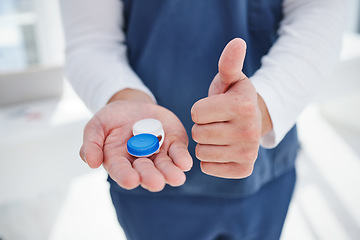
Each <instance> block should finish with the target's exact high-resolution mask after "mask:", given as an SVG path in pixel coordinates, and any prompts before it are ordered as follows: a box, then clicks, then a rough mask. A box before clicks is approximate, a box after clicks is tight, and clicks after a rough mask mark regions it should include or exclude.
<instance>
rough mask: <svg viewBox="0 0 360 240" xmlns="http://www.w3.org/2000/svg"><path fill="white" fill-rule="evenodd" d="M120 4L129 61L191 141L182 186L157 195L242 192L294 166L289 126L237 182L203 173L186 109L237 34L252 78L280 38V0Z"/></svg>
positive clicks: (137, 1) (293, 142) (154, 0)
mask: <svg viewBox="0 0 360 240" xmlns="http://www.w3.org/2000/svg"><path fill="white" fill-rule="evenodd" d="M123 3H124V16H125V26H124V31H125V33H126V44H127V47H128V58H129V62H130V65H131V66H132V68H133V69H134V71H135V72H136V73H137V74H138V75H139V76H140V78H141V79H142V81H143V82H144V83H145V85H147V86H148V87H149V89H150V90H151V91H152V92H153V94H154V95H155V97H156V99H157V101H158V104H160V105H162V106H164V107H166V108H168V109H170V110H171V111H173V112H174V113H175V114H176V115H177V116H178V117H179V119H180V120H181V121H182V123H183V124H184V126H185V128H186V130H187V133H188V136H189V139H190V144H189V151H190V153H191V155H192V156H193V159H194V167H193V169H192V170H191V171H190V172H188V173H187V181H186V183H185V184H184V186H182V187H179V188H172V187H169V186H167V187H166V188H165V190H164V191H162V194H179V193H181V194H203V195H214V196H219V195H222V196H227V195H228V196H244V195H247V194H250V193H253V192H255V191H256V190H258V189H259V188H260V187H261V186H262V185H263V184H264V183H266V182H268V181H269V180H271V179H273V178H274V177H276V176H278V175H280V174H282V173H284V172H285V171H286V170H289V169H291V168H292V167H293V166H294V160H295V157H296V153H297V148H298V144H297V136H296V129H295V127H294V128H293V129H292V130H291V131H290V132H289V133H288V134H287V136H286V137H285V138H284V140H283V141H282V142H281V143H280V144H279V145H278V146H277V147H276V148H275V149H270V150H268V149H263V148H260V150H259V156H258V159H257V161H256V163H255V167H254V171H253V174H252V175H251V176H250V177H248V178H246V179H242V180H228V179H221V178H216V177H211V176H208V175H205V174H203V173H202V172H201V170H200V164H199V160H197V159H196V157H195V154H194V149H195V146H196V143H195V142H194V141H193V140H192V139H191V128H192V126H193V122H192V121H191V116H190V109H191V107H192V105H193V104H194V103H195V102H196V101H197V100H199V99H201V98H204V97H206V96H207V93H208V88H209V86H210V83H211V81H212V79H213V77H214V76H215V75H216V73H217V71H218V69H217V66H218V65H217V64H218V60H219V57H220V54H221V52H222V50H223V48H224V47H225V45H226V44H227V43H228V42H229V41H230V40H231V39H233V38H235V37H240V38H243V39H244V40H245V41H246V42H247V54H246V59H245V63H244V68H243V71H244V73H245V74H246V75H247V76H248V77H251V76H252V75H253V74H254V72H255V71H256V70H257V69H259V68H260V66H261V58H262V56H264V55H266V54H267V52H268V51H269V49H270V47H271V46H272V45H273V44H274V42H275V41H276V39H277V37H278V35H277V30H278V28H279V24H280V21H281V20H282V17H283V15H282V0H226V1H224V0H196V1H193V0H151V1H149V0H123ZM110 182H111V180H110ZM119 191H121V189H120V188H119ZM128 192H130V193H145V192H146V190H143V189H141V188H138V189H135V190H132V191H128Z"/></svg>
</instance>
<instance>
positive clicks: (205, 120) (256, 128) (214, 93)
mask: <svg viewBox="0 0 360 240" xmlns="http://www.w3.org/2000/svg"><path fill="white" fill-rule="evenodd" d="M245 53H246V44H245V42H244V41H243V40H242V39H240V38H236V39H233V40H232V41H230V42H229V43H228V44H227V46H226V47H225V49H224V51H223V52H222V54H221V57H220V60H219V72H218V74H217V75H216V76H215V78H214V79H213V81H212V83H211V85H210V88H209V96H208V97H206V98H203V99H201V100H199V101H198V102H196V103H195V104H194V105H193V107H192V110H191V116H192V120H193V121H194V123H195V125H194V126H193V129H192V137H193V139H194V141H196V142H197V143H198V144H197V146H196V150H195V152H196V157H197V158H198V159H200V161H201V169H202V171H203V172H204V173H206V174H209V175H213V176H217V177H223V178H244V177H247V176H249V175H251V173H252V171H253V167H254V163H255V160H256V158H257V155H258V149H259V144H260V138H261V136H262V135H265V134H266V133H267V132H269V131H270V130H271V129H272V125H271V119H270V116H269V113H268V111H267V108H266V105H265V103H264V101H263V100H262V98H261V97H260V96H259V95H258V94H257V92H256V90H255V87H254V86H253V84H252V83H251V81H250V80H249V78H247V77H246V76H245V74H244V73H243V72H242V67H243V63H244V59H245Z"/></svg>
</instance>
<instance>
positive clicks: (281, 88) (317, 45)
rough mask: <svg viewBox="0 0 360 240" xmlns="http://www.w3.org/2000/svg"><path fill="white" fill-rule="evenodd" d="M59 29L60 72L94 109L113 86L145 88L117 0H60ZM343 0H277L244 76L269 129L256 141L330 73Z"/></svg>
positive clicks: (286, 119)
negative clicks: (266, 48)
mask: <svg viewBox="0 0 360 240" xmlns="http://www.w3.org/2000/svg"><path fill="white" fill-rule="evenodd" d="M60 4H61V10H62V15H63V23H64V29H65V37H66V59H67V64H66V73H67V77H68V79H69V80H70V82H71V83H72V85H73V87H74V89H75V91H76V92H77V93H78V95H79V96H80V98H82V100H83V101H84V102H85V104H86V105H87V106H88V108H89V109H90V110H91V111H93V112H96V111H98V110H99V109H101V108H102V107H103V106H104V105H105V104H106V103H107V102H108V101H109V99H110V98H111V97H112V96H113V95H114V94H115V93H116V92H118V91H120V90H123V89H125V88H130V89H137V90H140V91H143V92H145V93H147V94H148V95H150V96H151V97H152V98H153V99H154V100H155V98H154V96H153V94H152V93H151V91H150V90H149V89H148V88H147V87H146V86H145V85H144V84H143V82H142V81H141V79H140V78H139V77H138V76H137V75H136V73H135V72H134V71H133V70H132V68H131V66H130V65H129V63H128V59H127V55H126V44H125V34H124V32H123V31H122V26H123V24H124V22H123V16H122V7H123V6H122V1H120V0H102V1H99V0H60ZM345 12H346V0H284V2H283V13H284V18H283V20H282V22H281V25H280V28H279V31H278V33H279V38H278V40H277V41H276V42H275V44H274V45H273V46H272V48H271V49H270V52H269V53H268V54H267V55H266V56H264V57H263V59H262V63H261V64H262V65H261V68H260V69H259V70H258V71H257V72H256V73H255V74H254V75H253V76H252V77H251V78H250V79H251V81H252V83H253V84H254V85H255V88H256V90H257V92H258V93H259V95H260V96H261V97H262V98H263V99H264V101H265V103H266V105H267V108H268V111H269V113H270V117H271V120H272V123H273V130H272V131H271V132H270V133H268V134H267V135H266V136H264V137H263V138H262V141H261V145H262V146H263V147H266V148H272V147H275V146H276V145H277V144H278V143H279V142H280V141H281V140H282V139H283V137H284V136H285V135H286V133H287V132H288V131H289V130H290V129H291V128H292V126H293V125H294V124H295V122H296V119H297V117H298V116H299V115H300V113H301V111H302V110H303V109H304V107H305V106H306V105H307V104H308V103H309V102H310V101H311V99H312V98H313V97H314V95H315V93H316V92H317V90H318V89H319V88H320V86H321V84H322V82H323V80H324V79H326V77H327V76H328V75H329V74H331V70H332V68H333V66H334V65H335V63H336V61H337V59H338V56H339V53H340V46H341V37H342V31H343V25H344V20H345Z"/></svg>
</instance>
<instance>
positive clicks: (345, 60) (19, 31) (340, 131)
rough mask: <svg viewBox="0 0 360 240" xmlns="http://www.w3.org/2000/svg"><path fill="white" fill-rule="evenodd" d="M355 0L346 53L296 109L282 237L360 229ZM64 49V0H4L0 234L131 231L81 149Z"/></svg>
mask: <svg viewBox="0 0 360 240" xmlns="http://www.w3.org/2000/svg"><path fill="white" fill-rule="evenodd" d="M349 3H350V4H349V10H348V21H347V26H346V33H345V35H344V44H343V52H342V56H341V61H340V63H339V64H338V66H337V68H336V69H335V70H334V73H333V74H332V77H331V78H330V79H328V81H327V83H326V85H325V87H324V89H323V90H322V92H321V93H320V94H319V96H318V98H317V99H316V101H315V102H314V104H312V105H311V106H309V107H308V108H306V109H305V111H304V112H303V114H302V115H301V117H300V118H299V123H298V127H299V137H300V140H301V146H302V148H301V151H300V154H299V157H298V161H297V165H298V166H297V169H298V183H297V186H296V190H295V195H294V199H293V201H292V203H291V206H290V210H289V215H288V218H287V220H286V223H285V227H284V232H283V235H282V239H283V240H288V239H290V240H293V239H301V240H303V239H314V240H318V239H326V240H328V239H360V204H359V203H360V187H359V186H360V107H359V106H360V34H359V32H360V17H359V12H360V1H359V0H349ZM63 50H64V42H63V32H62V27H61V19H60V14H59V7H58V2H57V0H1V2H0V239H1V240H42V239H50V240H58V239H59V240H60V239H61V240H62V239H67V240H73V239H74V240H75V239H89V240H91V239H94V240H95V239H109V240H111V239H125V238H124V234H123V232H122V230H121V228H120V227H119V226H118V223H117V220H116V216H115V212H114V210H113V207H112V204H111V200H110V196H109V193H108V184H107V182H106V173H105V172H104V171H103V170H102V169H98V170H90V169H88V168H87V167H86V165H85V164H84V163H83V162H82V161H81V160H80V158H79V157H78V150H79V148H80V146H81V141H82V130H83V127H84V126H85V124H86V122H87V120H88V119H89V118H90V117H91V114H90V113H89V112H88V110H87V109H86V107H85V106H84V105H83V103H82V102H81V101H80V100H79V98H78V97H77V96H76V94H75V93H74V92H73V90H72V89H71V86H70V85H69V84H68V83H67V82H66V80H64V77H63V74H62V69H63V64H64V56H63ZM339 81H341V84H339Z"/></svg>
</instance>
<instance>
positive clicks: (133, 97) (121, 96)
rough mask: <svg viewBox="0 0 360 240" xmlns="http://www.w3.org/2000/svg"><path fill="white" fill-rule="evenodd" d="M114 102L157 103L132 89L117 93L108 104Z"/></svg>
mask: <svg viewBox="0 0 360 240" xmlns="http://www.w3.org/2000/svg"><path fill="white" fill-rule="evenodd" d="M114 101H137V102H144V103H155V102H154V100H153V99H152V98H151V97H150V96H149V95H148V94H146V93H145V92H143V91H140V90H137V89H130V88H126V89H123V90H121V91H119V92H117V93H115V94H114V95H113V96H112V97H111V98H110V100H109V101H108V103H111V102H114Z"/></svg>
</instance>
